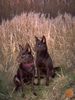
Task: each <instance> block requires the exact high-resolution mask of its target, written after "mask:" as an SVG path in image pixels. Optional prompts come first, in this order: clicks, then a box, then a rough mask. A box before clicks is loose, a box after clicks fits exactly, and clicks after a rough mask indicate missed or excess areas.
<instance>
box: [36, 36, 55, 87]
mask: <svg viewBox="0 0 75 100" xmlns="http://www.w3.org/2000/svg"><path fill="white" fill-rule="evenodd" d="M35 41H36V43H35V50H36V67H37V76H38V83H37V84H38V85H39V84H40V77H41V75H45V76H46V85H47V86H48V85H49V77H54V76H55V70H54V67H53V62H52V59H51V57H50V55H49V53H48V48H47V44H46V38H45V36H42V37H41V39H38V37H36V36H35Z"/></svg>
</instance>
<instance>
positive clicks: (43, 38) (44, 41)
mask: <svg viewBox="0 0 75 100" xmlns="http://www.w3.org/2000/svg"><path fill="white" fill-rule="evenodd" d="M42 42H43V43H46V38H45V36H44V35H43V37H42Z"/></svg>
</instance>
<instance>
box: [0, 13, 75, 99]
mask: <svg viewBox="0 0 75 100" xmlns="http://www.w3.org/2000/svg"><path fill="white" fill-rule="evenodd" d="M39 15H40V14H39V13H36V14H34V13H29V14H28V15H27V14H26V13H24V14H22V15H21V16H16V17H14V18H13V19H12V20H11V21H7V22H5V21H3V22H2V25H0V70H1V72H2V73H4V74H1V75H3V76H2V77H4V80H5V79H7V81H8V83H9V84H10V86H9V87H10V90H9V91H11V88H13V85H12V83H11V82H12V78H13V75H14V74H15V72H16V69H17V68H18V63H17V56H18V53H19V48H18V44H21V45H25V43H26V42H29V43H30V45H31V47H32V50H33V55H34V56H35V52H34V45H35V35H36V36H38V37H41V36H42V35H45V36H46V39H47V45H48V50H49V53H50V55H51V57H52V59H53V64H54V66H55V67H56V66H60V67H61V72H60V73H57V76H58V77H56V78H55V79H54V80H52V81H51V82H50V86H49V87H44V85H43V86H39V88H36V90H37V92H38V91H39V92H38V96H37V97H34V96H32V94H31V92H29V91H28V92H29V93H30V94H29V93H28V94H29V95H28V94H27V93H26V94H27V96H28V97H26V98H27V99H26V100H59V99H60V98H61V100H69V99H66V97H65V96H64V93H63V92H62V91H64V90H65V89H64V90H63V87H66V88H67V86H69V83H68V82H69V81H71V80H72V81H73V80H74V79H75V76H73V77H72V76H71V72H70V71H69V69H70V68H73V67H74V65H75V57H74V56H75V51H74V50H75V34H74V32H75V17H71V15H68V14H66V13H65V14H64V16H62V15H58V17H56V18H55V19H49V18H47V19H45V17H44V15H43V14H42V16H41V17H40V18H39ZM63 69H64V70H63ZM67 70H68V71H67ZM68 73H69V76H68ZM73 73H75V72H72V74H73ZM1 75H0V76H1ZM9 81H11V82H9ZM66 85H67V86H66ZM50 90H51V91H50ZM61 90H62V91H61ZM25 92H26V91H25ZM61 94H62V95H61ZM15 95H16V96H15ZM17 95H18V97H19V98H18V97H17ZM13 98H15V100H17V99H18V100H23V98H21V97H20V93H18V94H14V96H13ZM2 100H3V99H2ZM4 100H5V99H4ZM7 100H8V99H7ZM9 100H10V99H9ZM11 100H14V99H12V98H11Z"/></svg>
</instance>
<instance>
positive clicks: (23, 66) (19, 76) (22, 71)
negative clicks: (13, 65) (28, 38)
mask: <svg viewBox="0 0 75 100" xmlns="http://www.w3.org/2000/svg"><path fill="white" fill-rule="evenodd" d="M20 52H21V53H20V58H21V61H20V64H19V68H18V70H17V73H16V75H15V76H14V83H15V86H16V88H15V90H16V91H17V90H18V89H19V88H20V87H21V88H22V91H23V86H24V83H27V84H29V83H32V89H33V93H34V77H35V66H34V58H33V55H32V52H31V48H30V45H29V44H28V43H27V44H26V46H25V48H23V47H22V46H20Z"/></svg>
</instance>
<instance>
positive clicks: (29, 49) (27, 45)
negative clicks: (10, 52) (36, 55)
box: [26, 43, 31, 52]
mask: <svg viewBox="0 0 75 100" xmlns="http://www.w3.org/2000/svg"><path fill="white" fill-rule="evenodd" d="M26 50H27V51H28V52H31V47H30V45H29V43H26Z"/></svg>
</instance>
